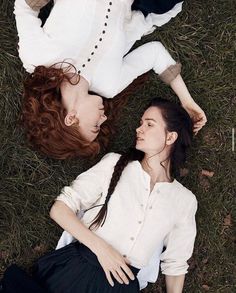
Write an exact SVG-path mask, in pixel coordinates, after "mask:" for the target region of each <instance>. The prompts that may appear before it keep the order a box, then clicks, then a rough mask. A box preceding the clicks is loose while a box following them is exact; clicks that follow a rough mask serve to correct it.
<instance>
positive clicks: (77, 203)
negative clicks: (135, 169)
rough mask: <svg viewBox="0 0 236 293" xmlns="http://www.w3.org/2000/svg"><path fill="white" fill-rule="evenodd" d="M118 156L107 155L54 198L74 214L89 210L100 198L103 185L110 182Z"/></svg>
mask: <svg viewBox="0 0 236 293" xmlns="http://www.w3.org/2000/svg"><path fill="white" fill-rule="evenodd" d="M119 157H120V155H118V154H115V153H109V154H107V155H106V156H104V157H103V158H102V160H101V161H100V162H99V163H97V164H96V165H95V166H93V167H92V168H90V169H89V170H87V171H86V172H84V173H82V174H80V175H79V176H78V177H77V178H76V179H75V180H74V181H73V182H72V184H71V185H70V186H65V187H64V188H63V189H62V191H61V194H60V195H59V196H58V197H57V198H56V200H60V201H62V202H64V203H65V204H66V205H67V206H68V207H69V208H70V209H71V210H72V211H73V212H74V213H77V212H78V211H81V210H84V209H87V208H90V207H91V206H92V205H93V204H94V203H96V201H97V200H98V199H99V198H100V197H101V196H102V192H103V189H104V184H105V183H109V182H110V178H111V176H112V173H113V170H114V166H115V164H116V162H117V161H118V159H119Z"/></svg>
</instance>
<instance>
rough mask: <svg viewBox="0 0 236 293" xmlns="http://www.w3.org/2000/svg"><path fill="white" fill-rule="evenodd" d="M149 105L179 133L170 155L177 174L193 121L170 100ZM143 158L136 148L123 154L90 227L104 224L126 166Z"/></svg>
mask: <svg viewBox="0 0 236 293" xmlns="http://www.w3.org/2000/svg"><path fill="white" fill-rule="evenodd" d="M149 107H157V108H158V109H160V110H161V113H162V117H163V119H164V121H165V123H166V128H167V131H169V132H172V131H175V132H177V134H178V138H177V139H176V141H175V142H174V144H173V146H172V148H171V152H170V155H169V159H170V173H171V175H172V176H176V175H178V173H179V169H180V167H182V165H183V164H184V162H185V160H186V153H187V150H188V148H189V147H190V145H191V142H192V138H193V122H192V120H191V118H190V116H189V114H188V113H187V112H186V111H185V109H184V108H182V107H181V106H180V105H178V104H175V103H172V102H170V101H168V100H164V99H161V98H155V99H153V100H152V101H151V103H150V104H149V106H148V107H147V108H149ZM143 158H144V153H143V152H142V151H139V150H136V149H135V148H132V149H130V150H129V151H128V152H126V153H124V154H123V155H121V157H120V158H119V160H118V161H117V163H116V165H115V167H114V171H113V174H112V177H111V181H110V185H109V188H108V192H107V196H106V199H105V202H104V204H103V205H102V208H101V209H100V211H99V212H98V214H97V216H96V217H95V218H94V220H93V222H92V224H91V225H90V227H89V228H90V229H96V228H98V227H99V226H100V225H101V226H102V225H103V224H104V222H105V220H106V215H107V208H108V202H109V200H110V198H111V195H112V193H113V192H114V190H115V188H116V185H117V183H118V181H119V179H120V177H121V174H122V172H123V170H124V168H125V167H126V166H127V165H128V163H129V162H132V161H135V160H138V161H141V160H142V159H143Z"/></svg>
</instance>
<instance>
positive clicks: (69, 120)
mask: <svg viewBox="0 0 236 293" xmlns="http://www.w3.org/2000/svg"><path fill="white" fill-rule="evenodd" d="M76 121H77V118H76V111H75V110H72V111H70V112H68V113H67V114H66V117H65V119H64V123H65V125H66V126H71V125H72V124H74V123H75V122H76Z"/></svg>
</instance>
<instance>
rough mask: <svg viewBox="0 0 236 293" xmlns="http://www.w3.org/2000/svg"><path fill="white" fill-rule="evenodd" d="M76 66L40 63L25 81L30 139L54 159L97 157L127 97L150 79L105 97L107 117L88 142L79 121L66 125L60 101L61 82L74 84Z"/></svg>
mask: <svg viewBox="0 0 236 293" xmlns="http://www.w3.org/2000/svg"><path fill="white" fill-rule="evenodd" d="M65 65H66V66H65ZM73 68H74V67H73V65H71V64H67V63H65V62H63V63H59V64H54V65H53V66H50V67H45V66H37V67H36V68H35V70H34V72H33V73H31V74H30V75H28V76H27V78H26V80H25V82H24V96H23V104H22V116H21V122H22V125H23V127H24V129H25V131H26V135H27V139H28V141H29V143H30V145H31V146H33V147H34V149H36V150H38V151H40V152H42V153H44V154H46V155H47V156H49V157H53V158H55V159H66V158H72V157H76V156H85V157H89V156H90V157H94V156H95V155H97V154H98V153H99V152H100V149H101V148H102V149H104V148H106V147H107V146H108V143H109V140H110V137H111V135H112V134H114V125H115V122H116V120H117V119H118V116H119V113H120V110H121V108H122V107H123V106H124V104H125V102H126V100H127V99H126V98H127V96H128V95H129V94H130V92H131V91H132V90H133V89H134V88H136V87H137V85H140V84H143V83H144V81H145V80H146V79H147V75H143V76H141V77H140V78H138V79H137V80H135V81H134V83H133V84H131V85H130V86H129V87H128V88H127V89H126V90H125V91H123V92H122V93H120V94H119V95H117V97H115V98H113V99H105V98H104V107H105V113H106V114H107V116H108V119H107V121H106V122H105V123H103V124H102V126H101V130H100V133H99V135H98V137H97V138H96V139H95V140H94V141H93V142H89V141H87V140H86V139H85V138H84V137H83V136H82V135H81V134H80V132H79V129H78V127H77V125H76V124H73V125H72V126H66V125H65V123H64V118H65V116H66V109H65V108H64V107H63V105H62V103H61V93H60V85H61V83H62V82H63V81H64V80H65V79H66V80H67V81H69V82H70V83H71V84H73V83H72V81H71V80H72V77H73V75H72V77H71V76H70V77H69V75H68V72H71V70H72V69H73ZM74 72H75V73H76V69H75V68H74ZM78 82H79V79H78Z"/></svg>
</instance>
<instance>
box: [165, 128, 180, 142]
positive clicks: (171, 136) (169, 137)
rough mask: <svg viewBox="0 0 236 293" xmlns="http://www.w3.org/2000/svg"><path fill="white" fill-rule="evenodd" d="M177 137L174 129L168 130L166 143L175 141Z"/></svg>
mask: <svg viewBox="0 0 236 293" xmlns="http://www.w3.org/2000/svg"><path fill="white" fill-rule="evenodd" d="M177 138H178V133H177V132H175V131H172V132H168V133H167V139H166V144H167V145H171V144H173V143H174V142H175V141H176V139H177Z"/></svg>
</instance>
